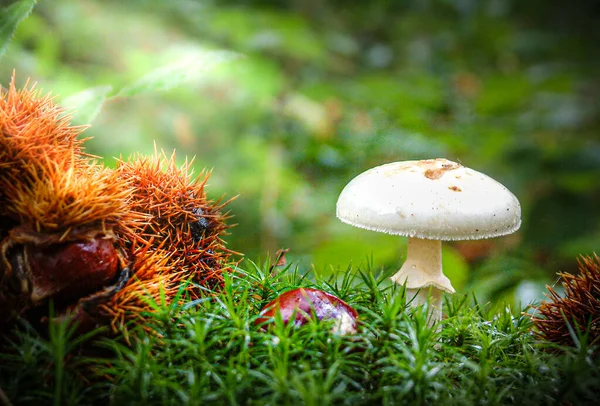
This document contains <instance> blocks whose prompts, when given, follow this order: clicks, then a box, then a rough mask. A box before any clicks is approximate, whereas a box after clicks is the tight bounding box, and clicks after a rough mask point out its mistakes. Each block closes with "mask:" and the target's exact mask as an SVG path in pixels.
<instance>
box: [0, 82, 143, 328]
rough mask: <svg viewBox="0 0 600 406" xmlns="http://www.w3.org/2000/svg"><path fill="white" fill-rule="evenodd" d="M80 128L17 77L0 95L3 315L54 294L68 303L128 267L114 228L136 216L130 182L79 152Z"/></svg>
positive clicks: (8, 316) (1, 317)
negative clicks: (17, 84)
mask: <svg viewBox="0 0 600 406" xmlns="http://www.w3.org/2000/svg"><path fill="white" fill-rule="evenodd" d="M81 130H82V127H71V126H69V124H68V116H67V115H66V113H65V111H64V110H63V109H61V108H60V107H59V106H57V105H55V104H53V102H52V100H51V99H50V98H49V97H48V96H41V95H40V94H39V92H37V91H35V90H33V88H30V89H27V88H25V89H24V90H21V91H19V90H17V89H16V87H15V83H14V77H13V80H12V82H11V84H10V87H9V89H8V91H6V92H4V91H3V92H2V93H1V97H0V191H1V195H0V228H1V229H0V238H1V240H0V308H2V309H3V312H2V314H1V315H0V320H6V319H11V318H12V317H14V316H15V315H18V314H22V313H23V312H25V311H27V310H28V309H30V308H35V307H37V306H40V305H43V304H44V303H46V302H47V301H48V300H50V299H54V300H55V301H56V302H59V303H61V304H65V305H67V304H68V303H69V302H70V301H71V300H77V299H78V298H79V297H82V296H85V295H87V294H90V293H91V292H94V291H95V290H97V289H100V288H102V287H103V286H105V285H107V284H110V283H112V282H113V281H114V280H116V279H117V277H118V273H119V272H120V270H121V269H122V268H124V263H125V260H124V259H123V258H121V256H120V255H119V253H118V250H117V247H116V246H115V244H114V234H113V232H112V229H113V228H114V227H115V226H116V225H117V224H119V223H122V224H121V225H120V227H119V228H120V230H122V231H121V232H126V231H127V226H126V225H125V223H126V224H133V223H135V221H138V220H139V216H138V215H136V214H135V213H133V212H131V210H130V208H129V205H128V203H129V197H130V195H131V193H130V189H129V186H128V185H127V183H126V182H123V181H122V180H120V179H119V178H118V177H117V176H116V175H115V173H114V172H112V171H109V170H106V169H104V168H102V167H101V166H100V165H97V164H96V163H95V162H93V161H91V160H90V159H89V158H90V157H89V156H87V155H85V154H84V153H83V152H82V142H83V141H82V140H81V139H79V138H78V135H79V134H80V132H81ZM123 230H125V231H123Z"/></svg>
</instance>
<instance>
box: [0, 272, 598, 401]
mask: <svg viewBox="0 0 600 406" xmlns="http://www.w3.org/2000/svg"><path fill="white" fill-rule="evenodd" d="M242 267H243V269H238V273H237V275H235V276H233V275H229V276H226V278H225V284H224V289H223V291H222V292H221V293H219V294H217V295H213V294H209V293H207V295H206V297H204V298H201V299H198V300H194V301H188V302H185V301H184V302H183V303H184V304H171V305H169V306H167V305H161V304H160V303H153V304H152V306H153V307H154V310H155V311H154V313H152V314H151V315H149V316H148V322H147V323H146V324H145V325H143V326H139V327H137V328H133V329H132V330H131V331H130V332H129V336H128V339H129V342H130V345H126V344H125V343H124V340H122V339H121V340H115V339H108V338H106V337H102V331H101V330H98V331H94V332H91V333H89V334H87V335H79V334H77V333H75V332H74V330H73V329H72V328H70V327H68V326H67V325H65V324H55V325H52V326H51V327H50V328H49V331H48V334H39V333H37V332H35V331H33V330H32V329H31V328H28V327H27V325H26V324H25V323H23V324H21V325H20V326H19V327H18V328H17V330H15V332H14V333H15V334H13V336H12V338H11V339H10V341H8V342H5V343H4V345H3V347H2V348H3V350H2V353H1V354H0V387H1V388H2V390H3V391H4V392H5V395H6V397H7V398H8V399H9V400H10V402H12V403H13V404H36V405H40V404H55V405H69V404H78V405H81V404H116V405H121V404H127V405H135V404H143V405H145V406H147V405H153V404H156V405H170V404H174V405H182V404H206V403H208V402H211V403H215V404H257V405H258V404H261V405H262V404H271V405H287V404H289V405H300V404H305V405H326V404H349V405H361V404H364V405H370V404H410V405H420V404H439V405H452V404H460V405H464V404H516V405H522V404H527V405H538V404H539V405H552V404H557V405H559V404H560V405H568V404H572V405H580V404H594V400H595V399H597V397H598V395H599V394H600V365H599V364H600V363H599V362H598V359H597V356H596V357H594V352H596V353H597V348H594V347H592V346H590V345H588V344H587V342H586V336H585V335H583V336H581V335H580V336H576V335H575V334H574V335H573V343H574V345H573V346H572V347H571V346H570V347H557V346H554V345H551V344H548V343H544V342H541V341H539V340H538V339H537V338H536V336H535V335H534V334H532V332H531V327H532V323H531V322H530V321H529V319H528V317H527V316H523V315H521V312H520V311H518V310H516V311H515V310H512V309H509V308H508V307H507V308H505V309H504V310H503V311H500V312H497V313H494V312H491V311H488V310H486V308H487V306H485V305H481V304H478V303H476V302H475V301H474V300H473V299H471V297H470V296H469V295H464V294H463V295H461V294H456V295H454V297H452V298H450V300H448V301H447V302H446V303H445V306H446V307H445V313H446V314H447V316H448V317H447V318H446V319H445V320H444V322H443V325H442V327H441V329H436V328H431V327H429V326H428V324H427V322H426V320H425V316H424V313H423V312H421V311H416V312H415V311H412V310H407V309H406V304H405V300H404V298H403V297H402V294H401V293H402V288H401V287H395V286H392V285H390V284H389V282H388V280H389V275H388V273H389V272H377V271H371V270H364V269H363V270H361V269H355V270H348V271H345V272H338V273H337V274H334V275H332V276H328V277H327V278H322V277H320V276H319V275H313V274H312V273H311V274H309V275H306V274H302V273H301V272H299V271H298V270H294V269H293V268H291V267H288V268H287V269H285V270H283V271H282V272H281V273H280V274H278V275H275V276H273V275H271V273H270V272H269V271H268V270H269V268H270V267H269V264H264V265H263V266H257V265H254V264H253V263H251V262H249V261H246V262H243V263H242ZM298 286H310V287H317V288H320V289H323V290H325V291H327V292H330V293H332V294H334V295H336V296H338V297H340V298H341V299H343V300H345V301H346V302H348V303H349V304H351V305H352V306H354V307H355V308H356V309H357V310H358V312H359V313H360V320H361V322H362V327H361V331H360V332H359V333H358V334H356V335H354V336H338V335H333V334H331V333H329V326H326V325H325V324H326V323H323V322H314V323H310V324H308V325H306V326H304V327H302V328H292V327H290V326H285V325H284V324H283V323H282V322H281V320H275V322H274V324H273V328H272V329H271V330H269V331H268V332H263V331H261V330H260V329H259V328H258V327H256V326H255V325H254V321H255V320H256V318H257V316H258V314H259V311H260V309H261V308H262V307H263V306H264V305H265V304H266V303H268V302H269V301H270V300H271V299H273V298H274V297H275V296H276V295H277V294H279V293H281V292H283V291H285V290H288V289H291V288H294V287H298ZM182 291H183V289H182ZM149 332H151V333H149Z"/></svg>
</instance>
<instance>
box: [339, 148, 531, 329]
mask: <svg viewBox="0 0 600 406" xmlns="http://www.w3.org/2000/svg"><path fill="white" fill-rule="evenodd" d="M337 217H338V218H339V219H340V220H341V221H343V222H344V223H348V224H350V225H353V226H355V227H360V228H365V229H368V230H373V231H379V232H383V233H388V234H397V235H403V236H407V237H408V254H407V258H406V261H405V262H404V265H403V266H402V268H400V270H399V271H398V272H397V273H396V274H395V275H394V276H392V280H393V281H394V282H396V283H398V284H401V285H405V286H406V296H407V300H410V303H411V305H412V306H414V307H417V306H421V305H423V304H424V303H427V302H429V312H430V322H431V323H434V322H436V321H438V320H441V318H442V294H443V292H447V293H454V292H455V290H454V288H453V287H452V284H451V283H450V280H449V279H448V278H447V277H446V276H445V275H444V274H443V272H442V244H441V241H448V240H476V239H483V238H491V237H497V236H501V235H505V234H510V233H513V232H515V231H516V230H517V229H518V228H519V226H520V225H521V206H520V204H519V201H518V200H517V198H516V197H515V196H514V195H513V194H512V193H511V192H510V191H509V190H508V189H507V188H506V187H504V186H503V185H502V184H500V183H498V182H497V181H495V180H494V179H492V178H490V177H489V176H486V175H484V174H482V173H480V172H477V171H474V170H472V169H469V168H466V167H464V166H462V165H460V164H458V163H455V162H452V161H449V160H447V159H444V158H438V159H427V160H422V161H405V162H394V163H389V164H385V165H381V166H377V167H375V168H372V169H369V170H367V171H366V172H363V173H361V174H360V175H358V176H357V177H355V178H354V179H352V180H351V181H350V183H348V185H346V187H345V188H344V190H342V193H341V194H340V196H339V199H338V201H337Z"/></svg>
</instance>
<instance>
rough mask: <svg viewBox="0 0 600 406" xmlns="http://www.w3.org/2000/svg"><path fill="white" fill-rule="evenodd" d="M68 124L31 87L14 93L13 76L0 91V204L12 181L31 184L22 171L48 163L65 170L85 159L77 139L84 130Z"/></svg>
mask: <svg viewBox="0 0 600 406" xmlns="http://www.w3.org/2000/svg"><path fill="white" fill-rule="evenodd" d="M69 120H70V117H69V115H68V114H67V112H66V110H64V109H63V108H62V107H60V106H58V105H56V104H55V103H54V101H53V99H52V97H50V96H49V95H42V94H41V93H40V91H39V90H36V89H35V85H32V86H31V87H28V84H26V85H25V88H23V89H22V90H17V88H16V85H15V76H14V75H13V78H12V80H11V83H10V85H9V88H8V90H6V91H5V90H0V203H1V202H2V196H6V195H7V194H6V193H5V191H4V190H3V189H4V187H5V186H7V185H8V183H9V182H10V181H11V179H12V178H14V177H17V176H20V175H21V178H20V182H21V183H25V182H31V181H33V180H32V179H27V177H26V176H23V174H22V171H23V170H24V169H25V167H27V168H28V171H27V172H28V173H31V172H35V171H36V170H38V169H39V170H40V172H43V169H44V167H45V165H47V161H48V160H50V161H51V162H53V163H54V164H55V165H57V166H58V167H59V168H60V169H65V170H66V169H68V168H70V167H72V166H73V165H75V164H76V163H77V161H78V160H79V159H81V158H84V157H85V158H87V157H88V156H87V155H86V154H84V153H83V148H82V144H83V142H84V141H85V140H84V139H80V138H78V136H79V135H80V134H81V132H82V131H83V130H84V129H85V128H86V127H85V126H71V125H70V124H69ZM38 176H39V175H38ZM0 210H1V208H0ZM0 215H2V213H1V211H0Z"/></svg>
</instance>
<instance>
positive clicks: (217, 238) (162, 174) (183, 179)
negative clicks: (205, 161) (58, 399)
mask: <svg viewBox="0 0 600 406" xmlns="http://www.w3.org/2000/svg"><path fill="white" fill-rule="evenodd" d="M116 172H117V173H118V174H119V175H120V176H121V177H123V178H124V179H127V180H128V181H129V182H130V184H131V185H132V186H133V188H134V192H133V194H134V196H133V199H132V209H133V210H135V211H136V212H140V213H143V214H146V215H149V216H150V218H149V220H148V221H147V222H146V223H145V224H133V225H131V226H130V228H131V229H132V230H133V231H134V234H135V235H136V236H137V238H138V239H139V240H144V241H146V242H149V244H150V245H151V246H152V249H155V250H160V249H162V248H161V247H160V246H162V247H164V249H165V250H167V251H168V252H169V260H168V263H169V265H170V266H171V268H172V269H173V270H174V272H175V278H176V279H177V280H179V281H185V280H188V279H189V280H191V283H190V284H189V285H188V289H187V292H188V293H189V297H190V298H197V297H198V296H199V294H200V291H199V289H200V288H199V287H198V285H201V286H206V287H209V288H214V287H216V286H218V285H220V283H221V282H222V272H224V271H227V269H228V268H227V265H226V264H227V261H228V260H229V257H230V255H231V254H236V253H234V252H233V251H231V250H229V249H227V248H226V246H225V243H224V241H223V240H222V239H221V236H223V235H224V234H225V231H226V229H227V228H229V226H228V225H226V224H225V220H226V219H227V218H228V216H227V214H226V213H225V214H224V213H222V212H221V210H222V209H223V207H224V206H225V205H226V204H227V203H228V202H224V203H221V202H220V201H217V202H213V201H210V200H207V198H206V194H205V191H204V187H205V185H206V182H207V180H208V176H209V173H206V172H202V173H201V174H200V175H199V176H197V177H192V173H191V162H188V161H186V162H185V163H184V164H183V165H182V166H181V167H177V164H176V160H175V154H172V155H171V156H170V157H168V156H167V155H166V154H165V153H164V152H155V153H154V155H153V156H150V157H143V156H139V155H138V156H135V157H134V158H132V159H131V160H130V161H129V162H124V161H120V162H119V163H118V167H117V170H116ZM199 224H202V225H206V227H205V228H202V227H200V226H199ZM194 227H196V229H197V230H198V229H200V230H201V231H202V232H201V234H199V233H198V232H196V234H194V232H193V229H194ZM198 227H200V228H198ZM116 233H117V235H118V236H119V243H120V244H122V248H123V249H124V250H129V249H130V247H131V245H132V243H133V241H132V240H131V239H130V238H129V237H128V236H126V235H122V234H121V232H120V230H119V229H118V228H117V229H116ZM159 244H160V246H159Z"/></svg>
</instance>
